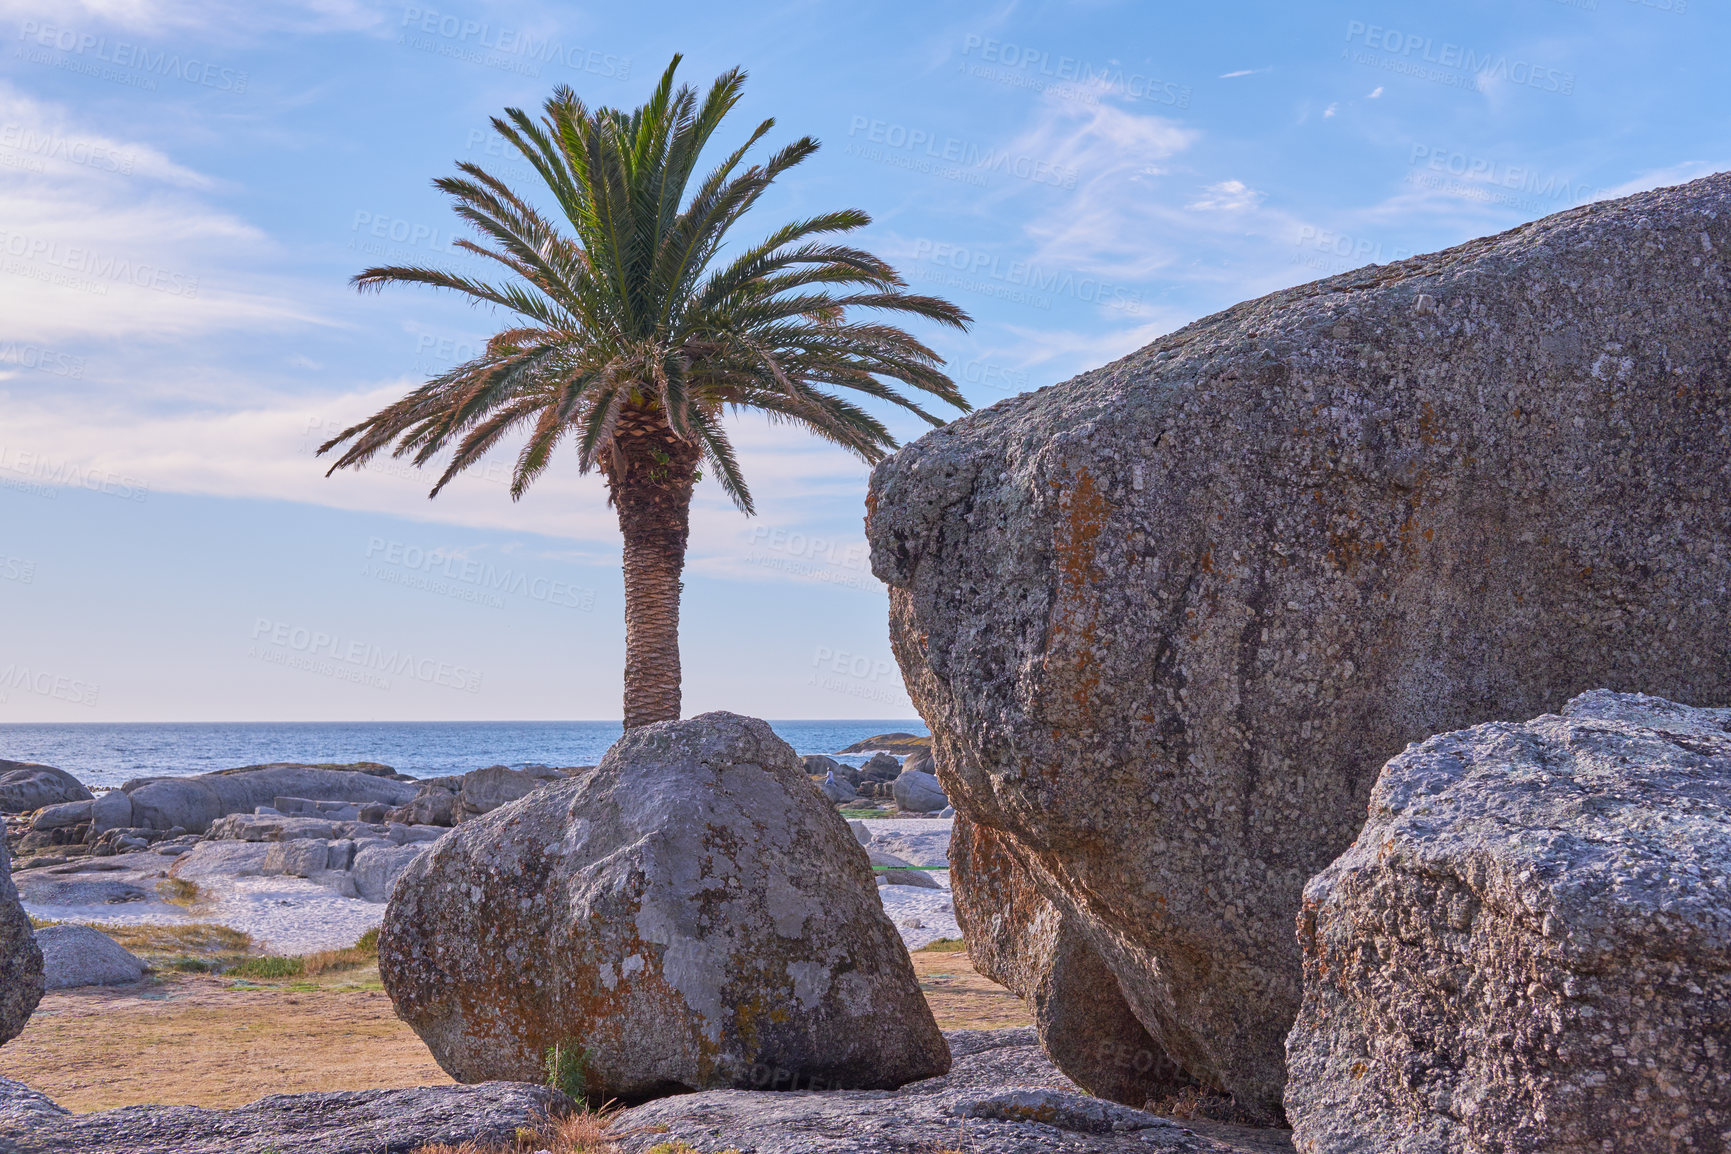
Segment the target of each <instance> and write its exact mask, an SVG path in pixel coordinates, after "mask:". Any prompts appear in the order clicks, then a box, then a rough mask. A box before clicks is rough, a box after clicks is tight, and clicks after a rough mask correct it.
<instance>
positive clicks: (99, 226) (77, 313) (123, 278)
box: [0, 83, 318, 342]
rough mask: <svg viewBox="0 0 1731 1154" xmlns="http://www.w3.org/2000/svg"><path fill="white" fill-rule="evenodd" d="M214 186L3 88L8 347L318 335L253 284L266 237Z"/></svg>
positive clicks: (0, 331)
mask: <svg viewBox="0 0 1731 1154" xmlns="http://www.w3.org/2000/svg"><path fill="white" fill-rule="evenodd" d="M214 183H215V182H213V181H211V180H210V179H209V178H207V177H205V176H203V175H201V174H199V173H197V172H194V171H193V170H191V169H189V168H186V167H184V166H182V165H179V164H176V163H175V162H174V161H172V160H170V159H169V158H168V157H167V156H165V155H164V154H163V153H162V152H160V151H159V150H157V149H155V148H153V147H151V146H150V145H147V144H143V143H140V142H135V141H126V140H117V139H114V138H113V137H111V136H107V135H104V134H102V133H98V132H93V131H90V130H88V129H85V128H82V127H80V126H79V125H77V124H76V123H74V122H73V120H72V118H71V117H70V116H69V115H67V113H66V112H65V111H64V110H63V109H60V108H58V107H56V106H54V105H50V104H46V103H43V102H40V101H36V100H33V99H31V98H30V97H28V96H25V95H23V94H21V93H19V92H18V91H17V90H16V89H14V88H13V87H11V86H10V85H7V84H4V83H0V339H4V340H18V339H25V340H36V341H54V342H62V341H68V340H75V339H78V338H91V339H94V340H98V341H116V340H125V339H129V338H136V337H148V338H150V339H154V340H164V339H179V338H185V337H189V336H195V335H201V334H206V333H211V332H214V331H217V330H222V329H231V328H246V329H252V328H282V327H285V326H294V325H304V324H309V323H317V321H318V318H317V317H316V316H315V314H314V313H313V312H312V311H311V310H309V309H308V308H307V307H306V306H305V305H303V304H301V303H298V302H297V298H298V297H302V296H304V295H305V294H302V293H298V292H295V291H293V290H292V289H290V288H289V287H288V286H286V285H285V286H281V287H280V288H274V289H273V285H272V282H271V280H270V279H269V278H267V277H263V276H260V275H259V274H258V273H257V271H256V259H257V258H258V257H259V256H260V255H261V254H263V253H265V252H268V251H270V250H271V248H272V245H271V243H270V241H269V240H268V238H267V237H266V236H265V235H264V234H263V233H262V232H261V231H259V230H258V229H256V228H254V227H253V226H252V225H250V224H248V223H247V222H246V221H244V220H241V219H240V218H238V217H235V216H233V215H231V214H229V213H226V212H223V211H222V210H220V209H217V208H214V207H212V206H211V205H210V204H209V203H208V202H206V201H205V200H203V199H202V198H201V197H200V196H199V193H200V192H201V191H203V190H205V189H208V188H211V187H212V186H213V185H214ZM231 270H232V273H233V275H230V273H231ZM241 284H245V285H246V286H247V287H246V288H240V287H231V286H239V285H241Z"/></svg>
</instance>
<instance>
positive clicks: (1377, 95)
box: [1365, 84, 1382, 100]
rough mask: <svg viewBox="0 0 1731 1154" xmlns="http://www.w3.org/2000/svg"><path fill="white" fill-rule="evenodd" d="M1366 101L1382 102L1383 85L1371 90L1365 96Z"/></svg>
mask: <svg viewBox="0 0 1731 1154" xmlns="http://www.w3.org/2000/svg"><path fill="white" fill-rule="evenodd" d="M1365 99H1366V100H1381V99H1382V85H1380V84H1378V85H1377V86H1376V87H1375V88H1373V89H1371V90H1370V92H1369V93H1368V94H1367V95H1366V96H1365Z"/></svg>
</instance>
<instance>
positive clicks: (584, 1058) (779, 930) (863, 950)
mask: <svg viewBox="0 0 1731 1154" xmlns="http://www.w3.org/2000/svg"><path fill="white" fill-rule="evenodd" d="M872 881H873V879H872V876H871V870H870V867H869V866H868V864H867V858H866V853H865V851H864V850H863V849H862V848H861V847H860V845H859V843H858V841H857V840H856V839H855V837H854V835H853V833H852V831H851V830H850V829H849V828H848V826H847V824H846V823H845V822H844V821H843V820H842V819H841V818H840V817H839V816H838V815H837V814H836V812H835V810H834V809H833V808H832V807H831V806H830V805H829V804H827V803H826V802H825V801H824V800H823V799H822V798H821V796H820V795H819V794H818V793H817V792H816V791H815V790H813V789H812V788H811V784H810V782H809V779H807V778H806V776H805V775H804V773H803V772H802V768H801V766H800V763H799V760H798V759H797V758H796V757H795V756H794V753H793V750H792V749H791V748H789V747H788V746H787V744H786V743H784V742H783V741H781V739H779V738H778V737H776V736H775V734H774V732H773V731H772V730H771V729H770V728H769V726H768V725H766V724H765V723H763V722H761V721H758V720H755V719H752V718H745V717H738V716H735V715H733V714H728V713H710V714H704V715H703V716H701V717H697V718H694V719H692V720H689V721H679V722H664V723H661V724H657V725H650V726H645V727H642V728H639V729H634V730H631V731H629V732H628V733H627V734H626V735H625V736H624V737H623V738H621V739H620V741H619V742H618V743H617V744H615V745H614V746H613V748H612V749H610V750H609V751H608V752H607V755H606V756H605V757H604V758H603V759H602V761H601V764H600V766H599V767H598V768H597V769H595V770H593V771H590V772H588V773H585V774H582V775H580V776H579V777H576V778H574V779H571V780H569V781H564V782H557V783H554V784H552V785H549V786H547V787H546V788H544V789H540V790H537V791H535V792H534V793H533V794H531V795H529V796H527V797H524V798H522V799H520V800H518V801H516V802H513V803H511V804H509V805H506V806H504V807H503V808H500V809H498V810H495V811H493V812H492V813H490V814H488V815H486V816H485V817H481V818H477V819H475V820H473V821H465V822H463V823H462V824H461V825H459V826H458V827H457V828H456V830H454V831H453V832H452V833H451V834H450V835H449V836H448V837H446V838H444V839H443V840H441V841H440V842H438V843H437V844H436V845H435V846H434V847H433V848H432V849H431V850H429V851H428V852H427V853H426V854H425V855H423V856H422V857H421V858H420V859H419V860H418V861H417V862H415V864H414V865H413V866H411V867H410V868H409V871H408V873H407V874H406V875H405V876H404V878H403V880H402V881H401V882H399V883H398V885H397V889H396V893H395V895H394V896H393V898H392V900H391V903H390V905H389V907H388V908H387V910H386V913H385V923H384V926H383V929H382V930H381V932H380V935H379V969H380V973H381V975H382V977H383V979H384V983H385V988H386V990H387V992H389V994H390V995H391V998H392V1000H393V1001H394V1002H395V1004H396V1008H397V1013H398V1015H399V1016H400V1017H402V1018H403V1019H404V1020H405V1021H406V1022H408V1023H409V1024H410V1025H411V1026H412V1027H413V1028H414V1029H415V1031H416V1033H418V1034H419V1035H420V1036H421V1038H422V1040H423V1041H425V1042H426V1043H427V1046H428V1048H429V1049H430V1050H431V1051H432V1052H433V1056H434V1057H435V1058H436V1059H437V1060H438V1062H439V1064H440V1065H441V1066H442V1067H444V1068H445V1070H446V1071H447V1072H449V1073H450V1074H451V1075H452V1076H453V1077H455V1078H457V1079H458V1080H459V1081H475V1080H479V1079H483V1078H495V1077H512V1078H524V1079H529V1078H537V1077H541V1076H543V1071H544V1065H545V1059H546V1054H547V1052H548V1050H549V1049H550V1048H551V1047H553V1046H556V1045H557V1046H561V1047H565V1048H567V1050H568V1052H570V1053H572V1054H574V1055H576V1056H578V1057H579V1059H580V1061H581V1063H582V1066H583V1070H584V1077H585V1085H586V1088H587V1092H588V1095H589V1097H590V1098H591V1100H593V1101H595V1102H597V1103H599V1102H605V1101H607V1100H609V1099H619V1100H621V1101H624V1102H640V1101H643V1100H645V1099H649V1098H655V1097H659V1096H662V1095H665V1094H673V1093H680V1092H684V1091H693V1090H703V1089H710V1088H714V1087H727V1086H751V1085H752V1084H753V1080H754V1079H755V1078H756V1077H757V1076H758V1072H759V1071H761V1070H763V1069H766V1068H767V1069H779V1070H784V1071H790V1072H792V1075H791V1076H793V1077H796V1078H798V1079H799V1080H800V1081H801V1082H802V1084H805V1085H810V1084H814V1083H815V1084H822V1085H826V1086H831V1087H837V1086H842V1087H862V1088H888V1087H894V1086H899V1085H901V1084H903V1083H904V1082H908V1081H911V1080H914V1079H917V1078H923V1077H928V1076H930V1075H933V1074H938V1073H942V1072H943V1071H944V1070H945V1069H946V1068H947V1067H948V1064H949V1055H948V1052H947V1050H946V1049H945V1047H944V1042H943V1038H942V1036H941V1035H940V1034H939V1032H938V1028H937V1025H936V1024H935V1022H934V1021H933V1019H932V1015H931V1010H930V1009H929V1008H928V1007H927V1005H926V1002H925V999H924V998H923V996H922V995H921V994H920V991H919V986H918V983H917V981H916V980H915V978H914V974H913V969H912V966H911V964H910V962H909V960H908V955H907V951H906V949H905V947H904V946H903V944H902V941H901V938H900V937H899V936H898V934H897V932H896V929H895V927H894V926H893V925H891V923H890V921H889V919H888V918H887V917H886V916H885V915H884V912H883V909H882V907H881V905H880V903H879V901H878V898H877V896H876V892H875V888H874V886H873V884H872Z"/></svg>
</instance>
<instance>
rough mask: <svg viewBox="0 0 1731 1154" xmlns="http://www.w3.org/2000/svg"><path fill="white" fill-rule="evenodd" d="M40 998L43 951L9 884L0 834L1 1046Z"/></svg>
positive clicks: (16, 1031) (8, 860)
mask: <svg viewBox="0 0 1731 1154" xmlns="http://www.w3.org/2000/svg"><path fill="white" fill-rule="evenodd" d="M41 1000H42V951H41V950H40V949H38V948H37V945H36V937H35V935H34V934H33V933H32V932H31V929H30V919H29V918H28V917H27V916H25V913H24V907H23V906H21V905H19V904H18V890H17V888H16V887H14V886H13V884H12V858H11V856H10V855H9V854H8V853H7V852H6V839H5V838H3V837H0V1045H4V1044H5V1043H7V1042H10V1041H11V1040H12V1039H13V1038H16V1037H17V1036H18V1035H19V1033H20V1032H21V1031H22V1030H23V1029H24V1023H25V1022H27V1021H29V1020H30V1015H31V1014H32V1013H34V1012H35V1010H36V1004H37V1003H38V1002H40V1001H41Z"/></svg>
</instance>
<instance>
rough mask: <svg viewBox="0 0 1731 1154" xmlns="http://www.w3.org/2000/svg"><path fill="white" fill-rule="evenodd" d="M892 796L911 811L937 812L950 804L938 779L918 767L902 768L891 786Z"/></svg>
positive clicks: (897, 802)
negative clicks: (922, 771)
mask: <svg viewBox="0 0 1731 1154" xmlns="http://www.w3.org/2000/svg"><path fill="white" fill-rule="evenodd" d="M891 796H892V797H894V798H895V799H896V804H897V805H899V806H901V807H902V808H903V809H905V810H907V811H909V812H910V813H936V812H938V811H939V810H940V809H943V808H944V807H945V806H946V805H949V804H950V799H949V798H947V797H945V796H944V787H943V786H941V785H939V784H938V779H937V778H936V777H935V776H933V775H932V774H929V773H921V772H920V771H919V770H917V769H904V770H902V772H901V774H900V775H899V776H897V778H896V780H895V783H894V785H893V786H892V787H891Z"/></svg>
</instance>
